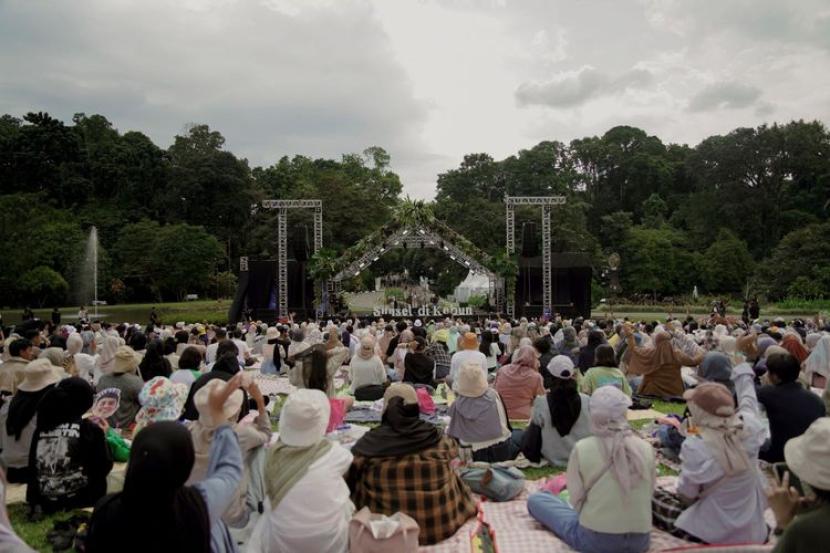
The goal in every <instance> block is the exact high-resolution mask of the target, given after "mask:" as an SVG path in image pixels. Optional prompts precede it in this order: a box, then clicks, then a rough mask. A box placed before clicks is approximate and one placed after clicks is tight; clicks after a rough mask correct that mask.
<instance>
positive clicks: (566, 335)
mask: <svg viewBox="0 0 830 553" xmlns="http://www.w3.org/2000/svg"><path fill="white" fill-rule="evenodd" d="M556 348H557V349H558V350H559V353H560V354H561V355H567V356H568V357H569V358H570V359H571V361H574V363H576V361H577V356H578V351H579V340H577V339H576V329H575V328H574V327H572V326H566V327H564V328H563V329H562V340H560V341H558V342H556Z"/></svg>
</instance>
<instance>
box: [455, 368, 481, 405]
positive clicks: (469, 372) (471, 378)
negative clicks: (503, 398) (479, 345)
mask: <svg viewBox="0 0 830 553" xmlns="http://www.w3.org/2000/svg"><path fill="white" fill-rule="evenodd" d="M456 387H457V388H458V389H457V392H458V395H460V396H465V397H480V396H482V395H483V394H484V392H486V391H487V376H486V375H485V374H484V370H483V369H482V368H481V365H479V364H478V363H475V362H473V361H468V362H466V363H464V364H463V365H461V368H460V369H458V384H457V386H456Z"/></svg>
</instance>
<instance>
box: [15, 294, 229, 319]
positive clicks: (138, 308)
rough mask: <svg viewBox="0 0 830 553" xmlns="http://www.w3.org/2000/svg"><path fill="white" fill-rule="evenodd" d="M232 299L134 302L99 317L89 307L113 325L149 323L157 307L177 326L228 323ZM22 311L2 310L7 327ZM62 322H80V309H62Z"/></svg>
mask: <svg viewBox="0 0 830 553" xmlns="http://www.w3.org/2000/svg"><path fill="white" fill-rule="evenodd" d="M230 306H231V300H229V299H222V300H198V301H182V302H175V303H132V304H124V305H101V306H99V307H98V316H97V317H96V315H95V314H94V312H93V311H92V309H91V308H87V310H88V312H89V316H90V318H92V319H95V318H100V319H102V320H107V321H110V322H114V323H121V322H129V323H139V324H146V323H147V322H149V320H150V310H151V309H152V308H153V307H155V308H156V312H157V313H158V316H159V318H160V319H161V321H162V322H163V323H165V324H174V323H176V322H178V321H185V322H188V323H194V322H200V323H204V322H207V323H225V322H227V320H228V309H229V308H230ZM33 311H34V313H35V316H37V317H38V318H41V319H49V318H50V317H51V313H52V310H51V309H34V310H33ZM21 312H22V310H21V309H14V310H12V309H4V310H2V311H0V313H2V315H3V322H4V323H5V324H13V323H17V322H20V315H21ZM60 312H61V317H62V321H61V322H64V323H70V324H71V323H74V322H75V321H77V320H78V307H77V306H72V307H61V308H60Z"/></svg>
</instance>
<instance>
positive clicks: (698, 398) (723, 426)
mask: <svg viewBox="0 0 830 553" xmlns="http://www.w3.org/2000/svg"><path fill="white" fill-rule="evenodd" d="M754 376H755V374H754V372H753V371H752V368H751V367H750V365H749V364H748V363H742V364H740V365H738V366H737V367H735V368H734V369H733V376H732V380H733V382H734V383H735V392H736V394H737V408H736V407H735V399H734V398H733V395H732V392H730V390H729V389H728V388H727V387H726V386H724V385H723V384H719V383H717V382H704V383H703V384H699V385H698V386H697V387H696V388H693V389H691V390H689V391H687V392H686V393H685V394H684V398H685V399H686V401H687V405H688V408H689V412H690V413H691V420H692V425H693V427H692V431H691V432H690V433H689V435H688V436H687V438H686V440H685V441H684V442H683V446H682V447H681V449H680V461H681V465H680V475H679V477H678V481H677V494H678V496H679V498H680V499H681V502H682V503H684V504H686V505H688V504H691V506H690V507H688V508H686V509H685V510H684V511H683V512H682V513H681V514H680V516H678V517H677V520H676V521H675V523H674V527H675V530H673V531H672V533H675V535H679V536H682V537H684V538H687V539H688V538H689V537H691V538H692V539H693V540H698V541H702V542H704V543H717V544H737V543H764V542H765V541H766V540H767V534H768V528H767V525H766V523H765V522H764V510H765V509H766V507H767V502H766V497H765V495H764V494H765V492H764V484H763V478H762V476H761V474H760V472H759V471H758V451H759V449H760V447H761V444H763V442H764V438H765V430H764V428H763V424H762V423H761V421H760V416H759V413H758V401H757V399H756V397H755V385H754V383H753V379H754ZM677 530H679V532H678V531H677Z"/></svg>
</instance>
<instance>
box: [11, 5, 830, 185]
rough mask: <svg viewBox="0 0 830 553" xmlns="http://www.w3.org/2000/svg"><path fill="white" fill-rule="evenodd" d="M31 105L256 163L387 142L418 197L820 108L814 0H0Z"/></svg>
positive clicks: (818, 17) (818, 114)
mask: <svg viewBox="0 0 830 553" xmlns="http://www.w3.org/2000/svg"><path fill="white" fill-rule="evenodd" d="M32 110H35V111H37V110H44V111H48V112H50V113H52V114H53V115H54V116H57V117H60V118H62V119H64V120H65V121H69V120H70V119H71V117H72V114H74V113H76V112H86V113H87V114H91V113H101V114H103V115H106V116H107V117H108V118H109V119H110V120H111V121H112V122H113V123H114V125H115V126H116V127H117V128H118V129H119V130H121V131H122V132H123V131H127V130H132V129H134V130H141V131H143V132H145V133H147V134H148V135H149V136H150V137H151V138H152V139H153V140H154V141H155V142H156V143H157V144H159V145H161V146H163V147H166V146H168V145H169V144H170V143H171V142H172V139H173V136H175V135H176V134H177V133H181V132H182V130H183V129H184V128H185V126H186V125H187V124H188V123H194V122H199V123H207V124H209V125H210V126H211V127H212V128H214V129H217V130H219V131H220V132H222V134H223V135H224V136H225V137H226V139H227V142H226V147H227V148H228V149H229V150H231V151H233V152H234V153H235V154H236V155H238V156H242V157H246V158H248V159H249V160H250V162H251V165H252V166H253V165H270V164H271V163H274V162H275V161H277V160H278V159H279V158H280V157H282V156H283V155H294V154H304V155H309V156H325V157H339V156H340V154H342V153H350V152H361V151H362V150H363V149H364V148H366V147H367V146H372V145H378V146H383V147H384V148H386V149H387V150H388V151H389V153H390V154H391V156H392V167H393V169H394V170H395V171H397V172H398V173H399V174H400V175H401V178H402V180H403V182H404V191H405V192H406V193H408V194H410V195H412V196H415V197H421V198H431V197H432V196H433V195H434V193H435V181H436V176H437V174H438V173H440V172H442V171H445V170H447V169H450V168H453V167H456V166H457V165H458V163H459V162H460V161H461V159H462V157H463V155H464V154H465V153H471V152H488V153H490V154H491V155H493V156H494V157H496V158H497V159H502V158H504V157H506V156H508V155H510V154H513V153H515V152H517V151H518V150H520V149H522V148H528V147H531V146H533V145H534V144H536V143H538V142H539V141H541V140H546V139H557V140H562V141H569V140H571V139H573V138H578V137H583V136H589V135H598V134H602V133H603V132H605V131H606V130H608V129H609V128H610V127H612V126H614V125H620V124H627V125H636V126H638V127H641V128H643V129H645V130H646V132H648V133H649V134H655V135H657V136H659V137H660V138H662V139H663V140H664V141H666V142H669V141H672V142H685V143H689V144H692V145H694V144H696V143H697V142H698V141H700V140H701V139H702V138H705V137H706V136H709V135H711V134H716V133H725V132H728V131H730V130H732V129H733V128H735V127H738V126H755V125H758V124H760V123H764V122H774V121H781V122H786V121H789V120H791V119H793V118H795V119H799V118H803V119H820V120H822V121H824V122H826V123H827V122H830V2H828V1H827V0H793V1H784V0H728V1H727V0H694V1H693V0H512V1H511V0H443V1H441V0H421V1H417V0H408V1H404V0H374V1H373V0H355V1H352V0H262V1H260V0H169V1H161V0H89V1H87V0H72V1H69V0H54V1H46V0H43V1H41V0H0V113H11V114H14V115H17V116H20V115H22V114H24V113H25V112H27V111H32Z"/></svg>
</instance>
